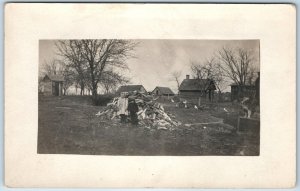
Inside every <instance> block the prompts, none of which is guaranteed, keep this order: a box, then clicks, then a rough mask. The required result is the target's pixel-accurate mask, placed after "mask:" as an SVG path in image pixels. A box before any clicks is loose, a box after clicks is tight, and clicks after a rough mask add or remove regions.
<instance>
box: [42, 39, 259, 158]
mask: <svg viewBox="0 0 300 191" xmlns="http://www.w3.org/2000/svg"><path fill="white" fill-rule="evenodd" d="M259 78H260V41H259V40H248V39H244V40H201V39H197V40H196V39H195V40H191V39H189V40H185V39H176V40H175V39H173V40H168V39H147V40H146V39H132V40H130V39H74V40H39V72H38V145H37V152H38V153H39V154H81V155H131V156H259V155H260V93H259V92H260V79H259Z"/></svg>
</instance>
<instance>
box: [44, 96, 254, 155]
mask: <svg viewBox="0 0 300 191" xmlns="http://www.w3.org/2000/svg"><path fill="white" fill-rule="evenodd" d="M163 104H164V106H165V109H166V110H167V111H169V112H170V113H172V114H173V115H175V116H176V118H177V119H178V120H179V121H181V122H182V123H183V124H182V125H181V126H179V127H177V128H175V129H174V130H172V131H169V130H158V129H147V128H145V127H143V126H141V125H140V126H138V127H134V126H131V125H130V124H125V125H121V124H120V123H119V122H118V121H101V120H100V118H97V117H96V116H95V114H96V113H97V112H98V111H99V110H100V109H101V108H102V107H99V106H93V105H92V104H91V101H90V98H89V97H82V96H64V97H40V98H39V122H38V125H39V127H38V153H40V154H88V155H142V156H147V155H174V156H175V155H181V156H188V155H194V156H195V155H248V156H257V155H259V131H243V132H237V131H236V127H235V124H234V122H235V121H236V118H235V117H236V116H234V115H233V116H229V115H228V114H225V113H224V112H222V111H221V110H220V109H209V110H205V111H200V110H195V109H193V108H191V109H185V108H176V107H175V106H174V104H172V103H170V102H164V103H163ZM222 118H223V119H225V120H224V121H225V122H227V121H229V123H228V124H225V123H220V120H222ZM230 120H231V122H233V123H230ZM214 122H216V123H214ZM229 124H230V125H229Z"/></svg>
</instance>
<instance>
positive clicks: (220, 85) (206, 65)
mask: <svg viewBox="0 0 300 191" xmlns="http://www.w3.org/2000/svg"><path fill="white" fill-rule="evenodd" d="M191 71H192V75H193V76H194V78H196V79H210V80H213V81H214V84H215V86H216V88H217V89H218V91H219V92H222V91H223V90H224V89H225V87H226V80H225V76H224V73H223V70H222V68H221V65H220V63H219V62H218V61H217V59H216V58H215V57H211V58H209V59H206V60H205V61H204V62H203V63H196V62H195V61H191Z"/></svg>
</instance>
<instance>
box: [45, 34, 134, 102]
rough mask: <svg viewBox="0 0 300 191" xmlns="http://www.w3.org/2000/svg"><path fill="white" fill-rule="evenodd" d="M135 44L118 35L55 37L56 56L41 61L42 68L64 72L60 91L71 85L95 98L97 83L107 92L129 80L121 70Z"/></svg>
mask: <svg viewBox="0 0 300 191" xmlns="http://www.w3.org/2000/svg"><path fill="white" fill-rule="evenodd" d="M136 45H137V43H136V42H134V41H131V40H118V39H102V40H59V41H56V42H55V47H56V53H57V55H58V57H57V60H53V61H52V62H50V63H45V64H44V68H43V70H42V71H43V73H44V74H59V75H62V76H64V79H65V82H64V87H63V88H64V93H66V92H67V89H68V88H69V87H70V86H71V85H74V86H75V88H76V91H77V88H80V95H84V92H85V90H87V91H88V92H91V94H92V96H93V98H96V97H97V95H98V89H99V87H103V89H104V90H105V93H109V92H110V91H113V90H115V88H116V87H117V86H118V85H119V84H122V83H127V82H129V79H128V78H126V77H124V76H123V75H122V71H123V70H124V69H128V67H127V64H126V60H127V59H128V58H130V57H133V51H134V48H135V47H136Z"/></svg>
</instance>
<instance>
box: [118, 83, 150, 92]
mask: <svg viewBox="0 0 300 191" xmlns="http://www.w3.org/2000/svg"><path fill="white" fill-rule="evenodd" d="M133 91H137V92H140V93H146V92H147V91H146V89H145V88H144V86H143V85H125V86H120V87H119V89H118V90H117V92H116V93H117V94H120V93H121V92H133Z"/></svg>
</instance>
